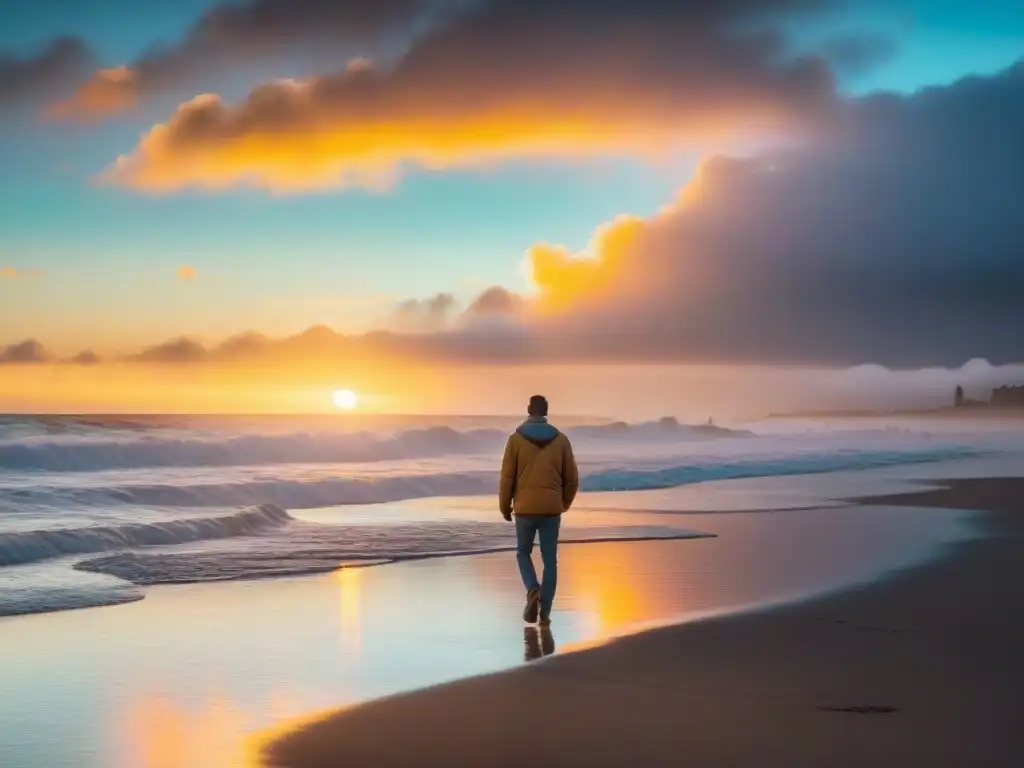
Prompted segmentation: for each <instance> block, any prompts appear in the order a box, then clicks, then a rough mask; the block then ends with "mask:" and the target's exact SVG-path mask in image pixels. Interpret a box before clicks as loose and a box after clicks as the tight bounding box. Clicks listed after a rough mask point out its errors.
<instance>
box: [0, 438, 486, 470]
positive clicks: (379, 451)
mask: <svg viewBox="0 0 1024 768" xmlns="http://www.w3.org/2000/svg"><path fill="white" fill-rule="evenodd" d="M504 438H505V433H504V432H501V431H499V430H495V429H478V430H470V431H468V432H459V431H457V430H454V429H451V428H450V427H430V428H426V429H412V430H406V431H404V432H399V433H397V434H395V435H393V436H391V437H382V436H379V435H373V434H370V433H365V432H359V433H337V432H297V433H291V434H267V435H260V434H249V435H237V436H234V437H227V438H225V437H219V438H205V439H203V438H189V439H168V438H166V437H159V438H149V439H142V440H136V439H129V440H104V439H95V438H77V439H72V440H68V439H64V440H59V441H58V440H48V441H42V442H38V441H37V442H9V443H0V470H22V471H23V470H33V471H39V470H41V471H47V472H84V471H99V470H107V469H139V468H143V467H209V466H225V467H226V466H243V465H261V464H314V463H344V462H376V461H390V460H397V459H408V458H416V457H422V456H443V455H446V454H459V453H474V452H479V451H500V449H501V446H502V441H503V440H504Z"/></svg>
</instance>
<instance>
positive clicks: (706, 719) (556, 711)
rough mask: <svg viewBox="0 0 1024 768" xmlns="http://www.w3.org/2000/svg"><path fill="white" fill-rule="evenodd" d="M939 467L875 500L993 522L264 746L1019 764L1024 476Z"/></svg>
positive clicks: (648, 761)
mask: <svg viewBox="0 0 1024 768" xmlns="http://www.w3.org/2000/svg"><path fill="white" fill-rule="evenodd" d="M941 485H942V486H943V488H942V489H940V490H927V491H923V492H918V493H908V494H902V495H899V496H892V497H873V498H871V499H870V500H866V501H867V503H870V504H872V505H879V504H884V505H906V506H929V507H946V508H954V509H978V510H986V511H987V514H986V515H984V517H983V518H982V519H981V520H982V523H983V525H984V528H985V532H986V534H987V535H986V536H984V537H982V538H978V539H974V540H970V541H967V542H963V543H960V544H957V545H955V548H954V549H953V550H952V551H951V552H950V554H949V555H948V556H947V557H944V558H942V559H940V560H937V561H934V562H931V563H929V564H926V565H921V566H916V567H912V568H908V569H905V570H903V571H901V572H898V573H896V574H894V575H892V576H891V577H890V578H888V579H886V580H884V581H882V582H878V583H874V584H871V585H868V586H863V587H858V588H854V589H849V590H846V591H844V592H842V593H839V594H833V595H831V596H828V597H824V598H817V599H813V600H809V601H805V602H801V603H797V604H792V605H789V606H785V607H782V608H778V609H774V610H770V611H761V612H756V613H747V614H741V615H733V616H727V617H723V618H715V619H711V620H708V621H704V622H697V623H692V624H687V625H684V626H677V627H669V628H664V629H658V630H653V631H650V632H646V633H643V634H640V635H635V636H632V637H627V638H624V639H621V640H618V641H615V642H612V643H609V644H606V645H603V646H600V647H597V648H593V649H590V650H586V651H581V652H579V653H574V654H567V655H559V656H554V657H551V658H548V659H545V660H543V661H541V662H538V663H534V664H530V665H527V666H525V667H521V668H519V669H516V670H512V671H509V672H504V673H499V674H496V675H490V676H486V677H479V678H474V679H470V680H464V681H460V682H457V683H452V684H447V685H443V686H439V687H436V688H432V689H428V690H424V691H419V692H415V693H411V694H403V695H399V696H395V697H392V698H388V699H383V700H379V701H376V702H371V703H368V704H365V705H361V706H357V707H353V708H351V709H347V710H344V711H341V712H339V713H336V714H334V715H331V716H329V717H327V718H325V719H322V720H320V721H318V722H315V723H313V724H312V725H308V726H306V727H304V728H301V729H299V730H297V731H295V732H292V733H289V734H287V735H285V736H284V737H282V738H281V739H280V740H279V741H277V742H276V743H275V744H274V745H273V746H272V747H271V748H270V749H269V750H268V751H267V753H266V754H267V762H268V764H269V765H274V766H288V767H289V768H313V767H315V766H336V765H347V766H399V765H401V766H406V765H416V766H452V765H480V766H517V767H518V766H522V765H527V764H531V763H532V764H536V765H545V766H546V765H586V766H622V765H643V766H669V765H673V766H675V765H694V766H785V767H786V768H796V767H800V766H851V768H852V767H853V766H856V767H857V768H864V767H865V766H869V765H883V766H890V765H891V766H929V767H933V766H957V768H961V767H963V766H1017V767H1019V766H1021V765H1024V714H1022V712H1024V709H1022V707H1024V703H1022V700H1024V695H1022V693H1021V691H1022V690H1024V612H1022V611H1021V610H1020V605H1021V598H1022V596H1024V479H1017V478H1013V479H984V480H952V481H948V482H942V483H941ZM555 629H556V631H557V627H556V628H555ZM542 639H543V638H540V637H538V640H539V641H541V640H542Z"/></svg>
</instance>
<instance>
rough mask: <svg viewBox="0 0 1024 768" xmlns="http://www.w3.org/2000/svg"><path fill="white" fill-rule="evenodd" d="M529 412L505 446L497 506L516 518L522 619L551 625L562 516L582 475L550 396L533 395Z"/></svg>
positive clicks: (504, 515)
mask: <svg viewBox="0 0 1024 768" xmlns="http://www.w3.org/2000/svg"><path fill="white" fill-rule="evenodd" d="M527 414H528V417H527V419H526V421H524V422H523V423H522V424H520V425H519V427H518V428H517V429H516V431H515V432H513V433H512V434H511V435H510V436H509V438H508V442H507V443H506V444H505V455H504V457H503V458H502V461H501V482H500V486H499V489H498V508H499V509H500V511H501V515H502V517H504V518H505V519H506V520H508V521H509V522H511V521H512V519H513V517H514V518H515V525H516V560H517V561H518V563H519V573H520V575H521V576H522V578H523V586H525V587H526V607H525V608H524V609H523V621H525V622H527V623H529V624H533V623H535V622H537V621H538V620H539V622H540V624H541V625H542V626H547V625H549V624H550V623H551V606H552V604H553V603H554V600H555V588H556V587H557V585H558V531H559V528H560V527H561V522H562V514H563V513H565V512H568V511H569V508H570V507H571V506H572V502H573V499H575V498H576V492H577V490H579V485H580V476H579V469H578V468H577V466H576V459H575V457H574V456H573V453H572V445H571V444H570V442H569V438H568V437H566V436H565V435H564V434H563V433H562V432H559V431H558V430H557V429H556V428H555V427H553V426H552V425H551V424H549V423H548V418H547V417H548V401H547V399H546V398H545V397H543V396H542V395H534V396H533V397H531V398H530V404H529V406H528V408H527ZM538 537H539V538H540V557H541V561H542V563H543V564H544V574H543V578H542V580H540V581H538V579H537V571H536V569H535V568H534V565H533V558H532V554H533V544H534V541H535V540H536V539H537V538H538Z"/></svg>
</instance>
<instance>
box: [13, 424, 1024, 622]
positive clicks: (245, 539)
mask: <svg viewBox="0 0 1024 768" xmlns="http://www.w3.org/2000/svg"><path fill="white" fill-rule="evenodd" d="M517 421H518V420H517V419H514V418H510V417H413V416H409V417H404V416H403V417H397V416H395V417H383V416H382V417H370V416H354V417H349V416H333V415H324V416H251V417H249V416H246V417H241V416H238V417H236V416H112V417H104V416H32V417H28V416H7V417H0V616H2V615H14V614H24V613H40V612H48V611H60V610H69V609H75V608H84V607H89V606H98V605H109V604H115V603H122V602H129V601H134V600H139V599H143V598H144V597H145V591H146V588H147V587H149V586H152V585H156V584H180V583H194V582H208V581H229V580H240V579H256V578H265V577H273V576H285V575H288V576H294V575H301V574H311V573H317V572H323V571H330V570H335V569H337V568H338V567H339V566H342V565H347V566H369V565H377V564H381V563H389V562H395V561H401V560H410V559H420V558H427V557H437V556H450V555H458V554H469V553H482V552H491V551H497V550H502V549H507V548H509V547H510V545H511V537H510V535H509V529H508V525H507V524H506V523H505V522H504V521H502V520H501V519H500V517H499V516H498V514H497V511H496V510H495V513H494V516H493V519H489V518H483V519H482V518H481V516H480V515H479V513H475V514H474V513H471V512H469V511H466V510H462V509H460V506H459V504H458V503H457V501H455V499H457V498H458V497H478V496H481V495H487V494H493V493H494V492H495V490H496V487H497V467H498V463H499V460H500V456H501V452H502V449H503V447H504V441H505V438H506V435H507V434H508V431H509V430H510V429H513V428H514V427H515V424H516V423H517ZM553 421H555V422H556V423H558V421H557V420H553ZM559 425H560V426H561V427H562V428H563V429H564V431H566V433H567V434H568V435H569V437H570V438H571V439H572V440H573V443H574V446H575V450H576V454H577V457H578V459H579V462H580V469H581V474H582V491H584V492H596V491H604V492H616V491H637V490H648V489H661V488H673V487H677V486H684V485H689V484H693V483H700V482H704V481H711V480H728V479H738V478H759V477H776V476H786V475H806V474H814V473H831V472H849V471H856V470H865V469H873V468H879V467H895V466H902V465H910V464H922V463H929V462H939V461H949V460H953V459H961V458H969V457H975V456H984V455H999V454H1006V455H1013V454H1014V453H1019V452H1020V451H1021V450H1022V448H1024V439H1022V438H1021V437H1020V436H1018V434H1016V432H1015V431H1005V430H1004V431H998V430H996V431H993V430H992V429H991V425H988V426H987V427H986V428H985V429H984V430H982V429H979V430H977V431H974V430H971V429H970V428H965V427H964V426H963V425H962V424H960V425H958V426H957V428H956V430H951V429H946V428H944V427H943V425H941V424H932V425H923V424H921V423H915V425H914V426H912V427H911V426H907V425H903V426H898V427H897V426H893V425H891V424H881V423H879V424H873V423H866V422H849V423H846V424H836V423H826V422H810V421H803V422H797V421H762V422H753V423H749V424H736V425H727V426H718V425H713V424H698V425H686V424H680V423H678V422H677V421H675V420H674V419H662V420H659V421H654V422H647V423H636V424H626V423H622V422H612V421H608V420H603V419H585V418H576V419H567V420H566V421H564V422H562V423H560V424H559ZM584 496H586V494H584ZM436 497H446V498H452V499H453V501H452V502H451V503H450V504H447V505H437V504H432V505H426V506H420V507H417V506H416V504H415V503H411V504H410V505H409V506H407V507H406V508H405V511H403V512H402V513H401V514H397V515H396V514H392V513H385V512H383V511H382V512H381V514H380V515H377V513H376V511H375V510H376V509H381V510H384V508H383V507H381V508H375V506H374V505H376V504H379V503H381V502H394V501H399V500H410V502H414V501H415V500H417V499H430V498H436ZM389 509H390V508H389ZM651 519H652V518H651V517H650V516H645V517H643V518H642V519H641V518H639V517H638V518H637V524H631V521H630V520H629V519H628V517H626V518H624V517H622V516H621V515H620V516H619V517H618V518H616V520H615V521H613V522H612V523H609V522H608V521H605V520H600V519H599V518H598V516H596V515H592V514H588V513H581V514H578V515H572V516H570V517H569V518H567V525H566V529H565V534H564V535H565V538H566V539H568V540H572V541H598V540H606V539H630V540H635V539H656V538H686V537H692V536H697V535H700V531H695V530H691V529H689V528H684V527H680V526H679V525H678V519H672V520H668V519H667V520H666V524H664V525H661V524H651Z"/></svg>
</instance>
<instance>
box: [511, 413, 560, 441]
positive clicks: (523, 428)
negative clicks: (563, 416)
mask: <svg viewBox="0 0 1024 768" xmlns="http://www.w3.org/2000/svg"><path fill="white" fill-rule="evenodd" d="M516 432H518V433H519V434H520V435H522V437H523V438H524V439H526V440H529V441H530V442H531V443H533V444H534V445H536V446H537V447H538V448H543V447H544V446H546V445H548V444H549V443H551V442H552V441H553V440H554V439H555V438H556V437H558V435H559V434H560V433H559V431H558V430H557V429H555V427H553V426H551V425H550V424H548V423H547V421H540V420H534V419H528V420H527V421H524V422H523V423H522V424H520V425H519V428H518V429H516Z"/></svg>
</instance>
